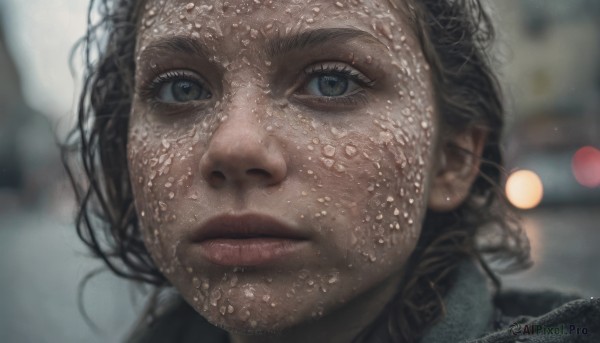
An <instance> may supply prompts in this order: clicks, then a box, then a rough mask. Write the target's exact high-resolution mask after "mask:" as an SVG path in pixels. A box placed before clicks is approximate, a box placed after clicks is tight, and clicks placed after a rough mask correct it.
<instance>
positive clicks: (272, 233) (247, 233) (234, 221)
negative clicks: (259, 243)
mask: <svg viewBox="0 0 600 343" xmlns="http://www.w3.org/2000/svg"><path fill="white" fill-rule="evenodd" d="M252 237H274V238H283V239H298V240H303V239H307V236H306V235H305V234H303V233H302V232H300V231H299V230H298V229H294V228H292V227H291V226H290V225H287V224H286V223H284V222H283V221H280V220H278V219H276V218H273V217H271V216H268V215H264V214H258V213H248V214H240V215H232V214H225V215H218V216H215V217H211V218H209V219H208V220H206V221H205V222H204V223H203V224H202V225H201V226H200V227H199V228H198V229H197V230H195V231H194V232H193V233H192V241H194V242H202V241H205V240H209V239H215V238H252Z"/></svg>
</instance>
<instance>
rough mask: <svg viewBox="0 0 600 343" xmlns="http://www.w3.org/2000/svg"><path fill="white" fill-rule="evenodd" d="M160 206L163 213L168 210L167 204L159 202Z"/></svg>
mask: <svg viewBox="0 0 600 343" xmlns="http://www.w3.org/2000/svg"><path fill="white" fill-rule="evenodd" d="M158 206H159V207H160V210H161V211H163V212H164V211H166V210H167V204H165V203H164V202H162V201H159V202H158Z"/></svg>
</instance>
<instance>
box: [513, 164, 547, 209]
mask: <svg viewBox="0 0 600 343" xmlns="http://www.w3.org/2000/svg"><path fill="white" fill-rule="evenodd" d="M543 195H544V186H543V185H542V180H541V179H540V177H539V176H538V175H537V174H536V173H534V172H532V171H531V170H518V171H515V172H513V173H512V174H511V175H510V176H509V177H508V180H506V197H507V198H508V200H509V201H510V203H511V204H513V206H515V207H517V208H520V209H524V210H527V209H531V208H534V207H536V206H537V205H539V203H540V202H541V201H542V197H543Z"/></svg>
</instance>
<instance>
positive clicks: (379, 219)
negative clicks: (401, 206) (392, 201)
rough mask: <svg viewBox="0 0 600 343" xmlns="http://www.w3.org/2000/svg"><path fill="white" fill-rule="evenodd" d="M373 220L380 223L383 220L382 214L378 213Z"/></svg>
mask: <svg viewBox="0 0 600 343" xmlns="http://www.w3.org/2000/svg"><path fill="white" fill-rule="evenodd" d="M375 219H376V220H377V221H381V220H382V219H383V214H381V213H379V214H378V215H377V216H376V217H375Z"/></svg>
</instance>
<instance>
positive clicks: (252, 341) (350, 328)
mask: <svg viewBox="0 0 600 343" xmlns="http://www.w3.org/2000/svg"><path fill="white" fill-rule="evenodd" d="M400 280H401V275H400V274H398V275H394V276H392V277H390V278H389V279H387V280H385V281H384V282H382V283H381V284H379V285H378V286H377V287H375V288H372V289H369V290H367V291H366V292H365V293H363V294H361V295H360V296H358V297H356V298H354V299H353V300H352V301H350V302H348V303H346V304H344V305H342V307H340V308H338V309H335V310H334V311H332V312H331V313H328V314H326V315H324V316H323V317H321V318H319V319H318V320H314V321H310V322H305V323H302V324H298V325H296V326H293V327H290V328H287V329H285V330H283V331H280V332H277V333H268V334H260V335H245V334H239V333H230V334H229V339H230V342H231V343H259V342H261V343H283V342H285V343H300V342H311V343H350V342H352V341H353V340H354V339H355V338H356V337H357V336H358V335H359V333H360V332H361V331H362V330H363V329H364V328H366V327H367V326H368V325H369V324H371V323H372V322H374V321H375V319H376V318H377V316H379V314H380V313H381V311H382V310H383V308H384V307H385V305H386V304H387V303H388V301H389V300H390V299H391V298H392V297H393V296H394V294H395V293H396V292H397V290H398V285H399V284H400Z"/></svg>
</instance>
